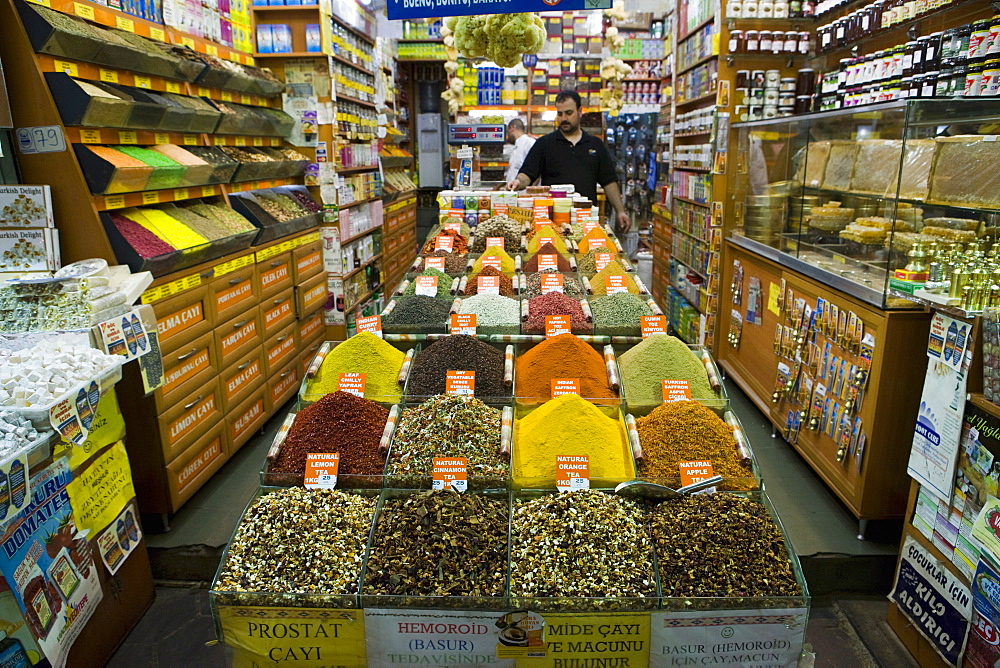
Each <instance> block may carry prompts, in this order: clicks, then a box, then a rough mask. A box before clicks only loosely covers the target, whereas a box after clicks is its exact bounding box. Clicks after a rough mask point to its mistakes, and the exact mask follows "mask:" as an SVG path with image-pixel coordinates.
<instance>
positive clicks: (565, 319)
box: [545, 315, 573, 338]
mask: <svg viewBox="0 0 1000 668" xmlns="http://www.w3.org/2000/svg"><path fill="white" fill-rule="evenodd" d="M572 331H573V320H572V318H570V316H568V315H547V316H545V336H546V337H548V338H551V337H553V336H559V335H560V334H569V333H571V332H572Z"/></svg>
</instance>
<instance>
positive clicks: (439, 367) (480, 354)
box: [383, 300, 511, 400]
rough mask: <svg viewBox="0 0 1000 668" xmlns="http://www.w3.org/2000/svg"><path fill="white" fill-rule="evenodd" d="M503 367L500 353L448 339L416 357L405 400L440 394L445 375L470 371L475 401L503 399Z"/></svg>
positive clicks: (468, 340) (506, 392)
mask: <svg viewBox="0 0 1000 668" xmlns="http://www.w3.org/2000/svg"><path fill="white" fill-rule="evenodd" d="M441 301H443V300H441ZM383 324H384V321H383ZM504 367H505V355H504V351H503V349H501V348H499V347H496V346H493V345H490V344H489V343H486V342H484V341H479V340H477V339H476V338H474V337H471V336H465V335H452V336H448V337H445V338H443V339H440V340H438V341H435V342H434V343H432V344H430V345H429V346H427V347H426V348H424V349H423V350H421V351H420V352H418V353H417V356H416V357H415V358H414V360H413V366H412V368H411V369H410V376H409V378H407V381H406V398H407V399H409V400H413V399H419V398H422V397H431V396H434V395H438V394H444V393H445V392H446V391H447V378H448V372H449V371H474V372H475V374H476V375H475V386H474V388H473V393H474V395H475V396H476V397H478V398H479V399H483V400H493V399H500V400H502V399H506V398H508V397H510V396H511V388H510V387H509V386H508V385H507V384H506V383H505V382H504Z"/></svg>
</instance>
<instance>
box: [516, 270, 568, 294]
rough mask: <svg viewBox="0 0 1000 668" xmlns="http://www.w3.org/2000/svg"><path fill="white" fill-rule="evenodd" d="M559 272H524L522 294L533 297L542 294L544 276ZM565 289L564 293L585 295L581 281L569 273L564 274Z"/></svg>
mask: <svg viewBox="0 0 1000 668" xmlns="http://www.w3.org/2000/svg"><path fill="white" fill-rule="evenodd" d="M556 273H559V272H555V271H543V272H542V273H540V274H522V275H521V276H522V278H521V281H522V283H523V287H522V289H521V294H523V295H524V296H526V297H528V298H531V297H537V296H539V295H541V294H542V277H543V276H545V275H546V274H556ZM562 277H563V291H562V294H564V295H568V296H570V297H582V296H583V295H584V291H583V284H582V283H580V281H579V280H577V279H576V278H575V277H573V276H570V275H569V274H563V275H562Z"/></svg>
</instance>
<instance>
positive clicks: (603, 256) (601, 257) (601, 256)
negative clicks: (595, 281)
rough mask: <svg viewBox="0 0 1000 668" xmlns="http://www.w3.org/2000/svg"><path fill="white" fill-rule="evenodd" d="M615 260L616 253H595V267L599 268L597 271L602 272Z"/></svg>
mask: <svg viewBox="0 0 1000 668" xmlns="http://www.w3.org/2000/svg"><path fill="white" fill-rule="evenodd" d="M614 259H615V254H614V253H594V266H595V267H597V271H601V270H603V269H604V268H605V267H606V266H608V265H609V264H611V261H612V260H614Z"/></svg>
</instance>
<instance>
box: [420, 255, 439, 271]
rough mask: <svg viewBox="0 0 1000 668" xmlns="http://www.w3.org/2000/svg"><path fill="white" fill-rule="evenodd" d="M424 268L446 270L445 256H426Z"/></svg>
mask: <svg viewBox="0 0 1000 668" xmlns="http://www.w3.org/2000/svg"><path fill="white" fill-rule="evenodd" d="M424 268H425V269H437V270H438V271H440V272H442V273H443V272H444V258H443V257H428V258H424Z"/></svg>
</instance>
